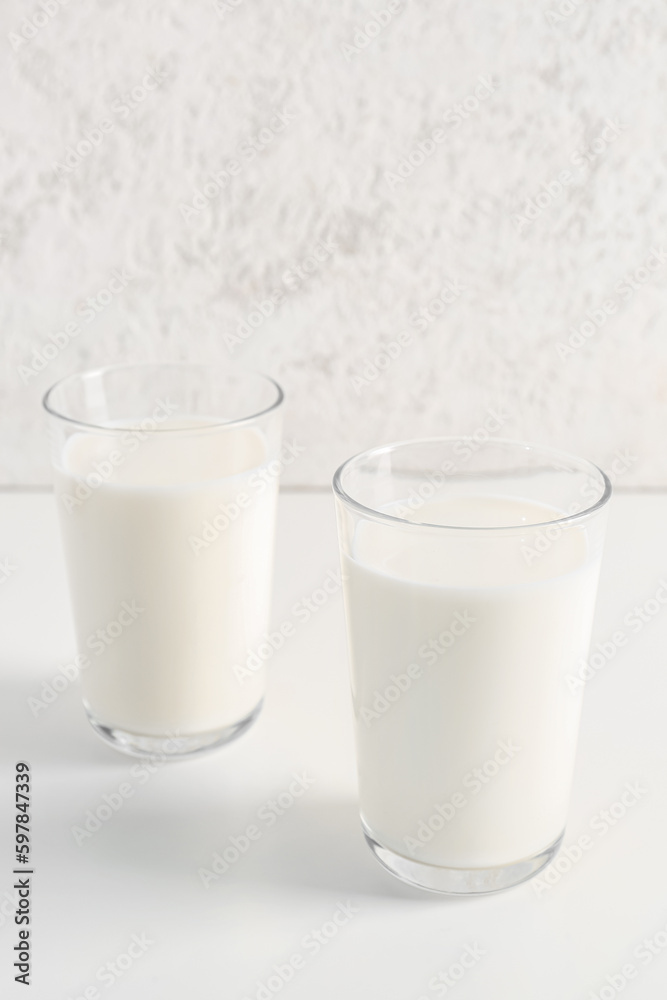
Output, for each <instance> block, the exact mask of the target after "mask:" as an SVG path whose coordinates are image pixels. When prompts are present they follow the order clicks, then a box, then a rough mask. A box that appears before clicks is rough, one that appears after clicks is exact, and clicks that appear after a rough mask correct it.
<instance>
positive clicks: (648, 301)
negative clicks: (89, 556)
mask: <svg viewBox="0 0 667 1000" xmlns="http://www.w3.org/2000/svg"><path fill="white" fill-rule="evenodd" d="M54 2H55V0H54ZM218 6H219V8H220V9H216V7H215V6H214V4H213V3H212V2H210V0H189V2H187V3H183V2H182V0H178V2H176V0H144V2H142V3H131V2H129V0H125V2H123V0H88V2H83V0H69V3H67V4H66V6H65V7H62V8H59V9H58V11H57V13H56V14H55V15H54V16H53V17H52V18H51V19H50V20H49V21H48V23H47V24H45V25H44V26H43V27H41V28H39V30H38V31H37V33H36V35H35V37H34V38H32V39H31V40H29V41H26V42H22V41H20V40H19V41H16V40H15V39H14V40H12V39H10V33H13V34H14V35H18V36H19V38H20V31H21V29H22V27H23V30H26V29H25V24H24V21H23V19H24V17H25V16H26V14H31V16H32V12H33V7H32V6H31V5H30V4H28V3H23V2H19V0H4V2H3V4H2V7H1V9H0V45H2V46H3V49H4V51H3V56H2V59H1V60H0V67H1V69H0V94H2V108H1V112H0V114H1V125H2V131H3V141H2V149H1V152H0V156H1V157H2V163H1V178H2V180H1V189H0V234H1V240H0V303H1V305H0V309H1V310H2V313H3V315H2V322H1V324H0V330H1V336H2V350H3V352H4V359H3V365H2V374H1V376H0V377H1V382H0V405H1V406H2V410H3V426H4V431H3V435H2V441H1V446H2V456H3V461H2V469H1V476H2V480H3V481H4V482H7V483H33V484H39V483H46V482H48V468H47V459H46V448H45V446H44V444H43V429H42V425H41V419H40V415H39V399H40V396H41V395H42V393H43V392H44V390H45V389H46V388H47V387H48V385H49V384H50V383H51V382H52V381H54V380H55V379H56V378H58V377H60V376H61V375H63V374H66V373H68V372H70V371H72V370H75V369H78V368H81V367H86V366H91V365H98V364H104V363H108V362H113V361H118V360H136V359H148V360H155V359H169V358H170V359H183V358H187V359H192V360H213V359H224V358H226V357H229V350H228V348H227V346H226V344H225V340H224V337H225V334H233V333H234V332H235V331H236V329H237V327H238V324H239V323H240V322H241V321H243V320H244V319H245V318H246V317H247V316H248V314H249V313H250V312H251V311H252V309H253V303H255V302H257V301H258V300H260V301H261V300H263V299H265V298H266V297H267V296H268V295H269V294H270V292H271V291H272V290H274V289H280V288H282V289H283V290H284V289H285V286H284V284H283V282H282V277H283V275H284V272H285V271H286V269H288V268H290V267H292V266H293V265H294V264H299V262H301V261H303V260H304V259H305V258H306V257H307V256H308V255H309V253H310V251H311V250H312V248H313V247H314V246H315V245H316V244H317V242H318V240H319V239H321V238H323V237H324V238H327V237H330V238H331V239H333V240H334V241H335V242H336V243H337V244H338V246H337V249H336V250H335V252H333V253H332V254H331V255H330V257H329V258H328V259H327V260H326V261H325V262H323V263H322V264H321V265H320V267H319V268H318V270H317V272H315V274H314V275H313V276H312V277H310V278H309V279H308V280H306V281H304V282H301V283H300V287H299V288H297V289H295V290H292V291H290V292H289V293H288V294H286V296H285V300H284V302H283V303H282V304H281V306H280V308H279V309H277V310H276V311H275V312H274V314H273V315H272V316H270V317H268V318H266V319H265V320H264V321H263V322H262V324H261V325H260V326H259V328H258V329H257V330H256V332H255V333H254V335H253V336H252V337H251V338H250V339H249V340H248V341H247V342H246V343H245V344H244V345H242V346H240V347H237V349H236V350H235V351H234V357H236V358H239V359H242V360H243V361H244V362H246V363H247V364H250V365H252V366H255V367H258V368H260V369H262V370H264V371H267V372H268V373H269V374H272V375H273V376H274V377H276V378H277V379H278V380H279V381H280V382H281V383H282V384H283V385H284V387H285V389H286V391H287V393H288V397H289V410H288V413H287V418H288V420H287V434H288V436H290V437H294V438H296V439H297V440H298V441H299V442H300V443H301V444H302V445H304V446H305V447H306V452H305V453H304V455H303V457H302V458H301V459H300V460H299V462H298V463H295V465H294V466H293V467H292V468H291V469H290V470H289V472H288V477H287V480H286V481H287V482H288V483H291V484H299V485H304V484H305V485H327V484H328V483H329V482H330V478H331V473H332V471H333V469H334V468H335V467H336V466H337V464H338V463H339V462H340V461H341V460H343V459H344V458H345V457H347V456H348V455H349V454H351V453H353V452H354V451H357V450H360V449H361V448H364V447H366V446H370V445H373V444H376V443H378V442H379V441H383V440H385V441H386V440H394V439H399V438H403V437H410V436H417V435H431V434H440V433H442V434H473V433H474V432H475V431H476V430H477V429H478V428H479V427H481V426H482V425H483V422H484V420H485V419H486V418H487V411H488V409H489V407H491V408H496V409H497V408H498V407H504V410H502V413H503V426H502V433H503V434H504V435H505V436H509V437H519V438H522V439H531V440H535V441H537V442H538V443H542V444H552V445H555V446H559V447H563V448H566V449H570V450H574V451H576V452H580V453H583V454H585V455H586V456H588V457H590V458H592V459H593V460H596V461H598V462H600V463H602V464H603V465H606V466H607V467H609V464H610V463H611V461H612V460H613V456H614V454H615V452H616V450H617V449H628V450H629V451H630V453H631V454H632V455H633V461H632V463H631V466H630V468H629V469H628V470H627V471H626V472H625V473H624V477H623V483H622V484H619V485H623V484H625V485H628V486H629V485H641V486H656V485H659V486H665V485H667V451H666V450H665V448H664V444H663V443H664V424H665V418H666V417H667V390H666V388H665V387H666V386H667V338H666V337H665V331H664V320H663V317H664V306H663V303H664V301H665V289H666V287H667V284H666V283H667V264H665V265H663V266H662V267H661V268H660V269H659V270H657V271H655V272H653V273H652V275H651V280H650V281H649V282H647V283H646V284H645V285H643V286H642V287H640V288H638V289H637V290H635V291H633V292H632V294H631V295H629V296H628V297H627V298H621V297H620V296H619V295H618V294H617V293H615V292H614V287H615V285H617V283H618V282H619V281H622V280H623V277H624V275H625V274H626V273H628V272H633V271H635V270H636V269H637V268H639V267H641V266H642V264H643V263H644V261H645V260H646V259H647V257H648V255H649V253H650V250H651V247H652V246H657V247H658V248H659V247H660V245H661V240H664V230H665V221H666V218H667V191H666V187H665V175H664V171H665V158H666V155H667V131H666V130H665V128H664V107H665V104H664V101H665V97H664V94H665V76H666V74H667V60H666V59H665V51H666V49H665V36H666V33H667V8H666V7H665V5H664V3H663V2H662V0H654V2H651V0H608V2H604V3H603V2H600V0H525V2H521V0H510V2H507V3H498V2H497V0H486V2H484V0H456V2H451V0H421V2H407V3H404V4H403V5H402V7H401V10H400V13H397V14H396V15H395V16H393V18H392V19H391V21H390V22H389V23H388V24H387V25H386V27H385V28H384V29H383V30H382V31H381V32H380V33H379V34H378V35H377V37H375V38H373V39H372V40H368V44H366V45H365V47H362V46H363V45H364V42H365V41H366V39H364V38H363V37H362V36H361V35H359V34H358V31H359V29H360V28H363V27H364V25H365V24H369V23H370V21H371V20H372V16H371V15H372V11H373V10H376V9H377V10H381V9H383V4H381V3H380V0H378V2H377V3H372V2H370V0H369V2H365V3H360V2H351V0H343V2H340V3H328V4H327V3H320V2H317V3H316V2H315V0H310V2H309V0H302V2H300V3H295V2H294V3H285V2H283V0H275V2H272V0H239V2H238V3H237V5H236V7H232V6H231V5H230V6H229V9H228V10H227V11H225V10H224V3H223V0H221V3H220V4H219V5H218ZM385 6H386V5H385ZM561 7H562V8H563V10H565V11H567V10H571V13H569V14H567V13H566V14H558V11H559V9H560V8H561ZM34 10H35V11H38V10H39V8H38V7H37V6H36V5H35V7H34ZM554 14H555V15H558V18H559V19H557V18H556V17H555V16H554ZM27 30H28V31H30V28H29V26H28V29H27ZM370 32H371V33H373V32H374V29H373V28H372V27H371V29H370ZM355 39H356V40H357V47H356V48H350V47H351V46H352V45H353V44H354V42H355ZM345 45H347V46H348V49H343V46H345ZM155 67H158V68H161V69H162V71H163V72H164V73H165V76H164V79H163V80H162V82H161V83H160V85H159V86H158V87H157V88H156V89H154V90H152V91H150V92H146V93H145V94H144V98H143V99H140V100H138V101H134V102H133V103H134V104H135V107H134V108H133V109H132V110H131V111H128V112H127V113H125V112H124V111H122V110H120V106H121V105H122V104H124V103H125V100H126V95H127V94H128V93H130V94H131V91H132V90H133V88H135V87H140V86H141V84H142V80H143V79H144V78H145V76H146V73H147V72H149V71H150V70H151V69H153V68H155ZM480 76H481V77H485V78H491V80H492V81H493V82H494V87H495V88H496V89H495V90H494V93H493V94H492V95H491V96H490V97H488V98H487V99H486V100H485V101H483V102H481V103H480V104H479V107H478V108H477V109H476V110H473V111H471V112H470V113H469V117H468V118H467V119H465V120H463V119H462V118H458V119H455V121H457V122H458V125H455V124H454V120H453V119H452V117H450V119H449V120H448V122H445V123H444V125H443V116H444V115H445V114H446V112H447V111H448V110H450V109H453V108H454V107H455V105H457V104H460V103H461V102H463V101H465V99H466V98H468V97H469V96H470V95H472V94H474V91H475V88H476V87H477V86H478V83H479V78H480ZM138 93H139V96H140V95H141V91H139V92H138ZM130 100H132V98H131V96H130ZM114 109H117V110H114ZM284 109H287V111H288V113H289V114H292V115H294V116H295V117H294V120H293V121H291V122H290V123H289V125H288V126H287V127H286V128H285V129H284V131H283V132H282V133H280V134H277V135H276V137H275V139H274V140H273V141H272V142H271V143H269V144H268V145H267V146H266V147H265V148H263V149H262V150H261V151H260V152H258V153H257V155H256V156H255V157H254V159H253V160H252V161H249V160H247V159H244V158H243V154H242V153H241V163H242V169H241V171H240V173H239V174H238V175H237V176H235V177H233V178H232V180H231V182H230V184H229V185H228V186H227V187H226V188H225V190H223V191H220V190H218V193H217V194H215V195H214V196H213V197H212V198H211V199H210V200H209V202H208V205H207V207H205V209H203V210H202V211H200V212H198V213H197V214H196V215H194V216H191V217H190V218H189V220H188V221H186V220H185V219H184V217H183V213H182V211H181V206H183V205H187V204H189V205H192V200H193V198H194V195H195V192H196V190H197V189H201V187H202V185H204V184H205V183H206V182H207V181H208V180H210V174H211V173H216V172H217V171H219V170H221V169H222V168H224V165H225V163H227V162H228V161H229V159H230V158H233V157H235V156H236V155H239V149H241V150H243V149H245V148H247V146H244V145H243V144H244V143H247V142H248V140H249V138H252V137H254V136H257V135H258V133H259V132H260V130H261V129H262V128H263V127H264V126H266V125H267V124H268V123H269V122H270V121H271V119H272V116H273V114H274V112H275V111H278V110H279V111H282V110H284ZM104 119H108V120H110V121H111V123H112V125H113V128H112V130H111V131H110V132H108V133H105V134H104V137H103V140H102V141H101V142H100V144H99V146H97V147H95V148H91V150H90V151H89V152H88V154H87V155H85V156H83V157H82V158H81V161H80V163H79V164H78V165H77V166H75V167H74V169H72V170H71V172H67V171H62V170H60V171H57V170H56V169H55V164H59V163H60V164H62V163H63V162H64V160H65V157H66V155H67V150H68V148H69V147H71V146H72V145H74V146H76V145H77V143H79V142H81V140H82V139H83V138H84V133H85V131H86V130H90V129H91V128H94V127H96V126H98V125H99V123H100V122H101V121H102V120H104ZM607 119H610V120H611V121H613V122H614V123H615V124H616V126H617V127H618V129H620V131H619V132H618V135H617V138H616V139H615V141H613V142H609V143H606V144H605V143H604V141H602V142H600V143H598V144H597V148H598V149H599V150H600V152H599V154H598V155H596V156H595V158H594V160H592V161H591V162H589V161H587V160H586V159H585V158H583V157H582V155H581V151H582V150H584V149H589V150H591V151H593V149H594V142H595V140H596V138H597V137H599V136H600V134H601V133H602V131H603V130H604V129H605V128H606V125H605V123H606V121H607ZM439 126H443V127H444V130H445V131H446V133H447V137H446V142H444V143H443V144H442V145H439V146H437V147H436V150H435V152H434V153H433V155H431V156H429V157H428V158H427V159H426V161H425V162H424V163H423V164H422V165H421V166H419V167H418V168H417V169H415V170H414V172H413V174H412V175H411V176H410V177H408V178H407V179H406V180H405V182H404V183H399V184H394V185H392V184H390V183H389V182H388V181H387V178H386V176H385V175H386V174H387V173H388V172H395V171H396V170H397V167H398V165H399V162H400V161H401V159H402V158H405V157H407V156H408V155H409V154H410V153H411V152H413V151H414V149H415V148H416V144H417V143H418V142H420V141H423V140H424V139H425V138H426V137H427V136H428V135H429V133H430V132H431V131H432V130H433V129H434V128H437V127H439ZM614 134H615V133H614ZM607 135H610V133H607ZM83 149H84V150H85V149H86V147H85V146H84V147H83ZM577 151H579V155H577ZM573 158H574V162H573ZM417 159H419V157H417ZM564 170H569V171H570V173H571V175H572V181H571V183H570V184H569V185H568V186H567V187H566V188H564V189H563V191H562V192H561V193H560V194H556V195H555V196H554V197H553V198H552V199H551V201H550V202H549V204H547V205H546V207H545V208H543V209H541V210H540V211H539V214H538V216H537V218H536V219H535V220H534V221H532V222H531V223H530V224H529V225H526V226H520V225H519V224H518V223H517V221H516V219H514V218H513V217H514V216H517V215H520V214H522V213H523V211H524V210H525V206H526V203H527V201H528V200H533V201H534V199H535V198H536V197H537V196H538V195H540V192H543V191H544V188H543V185H544V184H550V183H551V182H552V181H554V180H555V179H557V178H558V176H559V174H560V173H561V172H562V171H564ZM552 190H554V191H556V192H557V188H552ZM541 200H542V202H545V201H548V196H546V197H543V198H542V199H541ZM519 229H521V231H520V232H519V231H518V230H519ZM114 268H115V269H122V268H125V269H126V270H127V271H128V273H130V274H131V275H132V276H133V277H132V280H131V281H130V282H129V284H128V285H127V287H126V289H125V290H124V291H123V292H122V294H119V295H117V296H115V297H114V298H113V300H112V302H111V303H110V304H108V305H107V306H106V308H104V309H103V311H101V312H100V313H99V314H98V315H97V317H96V318H95V319H94V320H93V321H91V322H89V323H88V322H85V321H80V332H79V333H78V334H77V336H76V337H75V338H74V339H73V340H72V341H71V342H70V344H69V345H68V346H67V347H66V348H65V349H64V350H63V351H61V352H60V353H59V355H58V356H57V357H56V358H55V359H53V360H51V361H50V362H49V363H48V365H47V366H46V367H45V368H44V370H43V371H41V372H39V373H33V374H32V375H30V376H28V377H27V384H25V380H24V379H23V378H22V377H21V375H20V374H19V369H20V368H21V366H24V365H27V364H30V362H31V360H34V358H35V355H33V353H32V352H33V350H34V349H36V350H38V351H41V349H42V348H43V347H44V345H45V344H48V343H49V336H50V335H51V334H55V333H57V332H59V331H61V330H62V329H63V328H64V327H65V325H66V324H67V323H71V322H73V321H76V319H77V310H78V309H80V307H81V306H82V303H84V302H85V300H86V299H87V298H88V297H89V296H91V295H96V294H98V293H99V292H100V290H102V289H104V288H105V287H106V286H107V283H108V281H109V278H110V275H111V272H112V271H113V269H114ZM447 281H458V282H459V283H461V284H463V285H465V286H466V290H465V291H464V292H463V293H462V294H461V295H460V296H459V297H458V299H457V300H456V301H455V302H454V303H452V304H451V305H449V306H447V307H446V309H445V310H444V311H443V313H442V315H440V316H439V317H437V318H436V319H434V321H433V322H431V323H429V324H428V326H427V329H425V330H423V331H422V330H419V329H417V328H416V327H415V326H414V325H411V323H410V317H411V316H413V315H414V313H415V312H416V311H417V310H418V309H419V308H421V307H424V306H426V307H427V306H428V302H429V301H430V300H432V298H433V297H434V296H435V295H437V294H438V292H439V291H440V290H441V289H442V288H443V286H444V285H445V283H446V282H447ZM611 298H613V299H615V300H616V305H617V307H618V308H617V311H616V313H615V314H614V315H613V316H611V317H610V318H609V319H608V320H607V322H606V323H605V324H604V325H603V326H601V327H600V328H599V330H596V332H595V333H594V335H593V336H591V337H590V338H589V339H588V340H586V341H585V343H584V346H582V347H581V348H580V349H578V350H577V351H576V352H575V353H574V355H572V356H568V357H567V358H566V359H565V360H561V358H559V356H558V354H557V345H558V344H559V343H564V342H566V341H567V338H568V337H569V336H570V335H571V330H570V328H571V327H572V326H574V327H575V328H580V327H581V325H582V323H584V322H585V321H586V312H587V310H599V309H600V308H601V307H602V304H603V303H604V302H605V301H606V300H608V299H611ZM403 330H411V331H412V333H413V335H414V336H413V343H412V345H411V346H410V347H409V348H408V349H406V350H405V351H404V352H403V354H402V355H401V357H400V358H399V359H398V360H396V361H394V362H393V364H392V365H391V367H390V368H389V369H388V370H387V371H386V372H384V373H383V374H382V375H381V376H380V377H378V378H377V379H375V380H374V381H372V382H369V383H368V384H367V385H364V386H361V387H359V386H357V389H358V390H359V391H355V387H354V386H353V384H352V378H353V377H354V376H355V375H357V376H358V375H361V374H362V373H363V371H364V366H365V365H366V364H367V363H368V362H369V361H371V362H372V359H373V358H374V356H375V355H377V353H378V351H379V350H380V349H381V348H382V345H383V344H384V343H386V342H388V341H391V340H393V339H394V338H396V336H397V335H398V334H399V333H401V331H403Z"/></svg>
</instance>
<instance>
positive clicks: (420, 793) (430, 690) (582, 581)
mask: <svg viewBox="0 0 667 1000" xmlns="http://www.w3.org/2000/svg"><path fill="white" fill-rule="evenodd" d="M391 512H392V510H391V508H388V509H387V511H386V513H391ZM558 516H559V512H558V511H555V510H553V509H551V508H547V507H543V506H541V505H539V504H536V503H533V502H527V501H523V500H521V499H520V498H519V499H515V498H508V499H505V498H495V497H491V498H489V497H482V498H455V499H451V500H449V501H442V502H438V503H430V504H424V506H423V507H421V509H419V510H418V511H416V512H415V513H414V514H412V515H411V519H413V520H418V521H420V522H422V523H430V524H435V525H451V526H465V525H473V526H478V527H483V526H486V527H494V526H512V525H513V526H517V525H524V524H525V525H526V526H527V527H526V529H525V533H519V534H517V532H516V531H513V532H510V531H507V532H497V531H493V532H483V531H479V532H469V531H468V532H466V531H458V532H450V531H443V530H442V529H440V530H438V529H437V528H434V529H433V530H432V531H425V530H423V529H415V528H413V527H411V526H409V525H400V524H398V523H396V522H394V523H393V524H391V523H387V522H385V523H380V522H379V521H375V522H374V521H370V520H362V521H360V522H359V523H358V524H357V526H356V529H355V534H354V538H353V542H352V557H350V556H347V555H345V556H344V557H343V562H344V572H345V575H346V577H347V580H346V583H345V605H346V617H347V623H348V632H349V644H350V650H351V661H352V693H353V699H354V707H355V717H356V738H357V751H358V752H357V756H358V766H359V792H360V802H361V815H362V819H363V822H364V824H365V826H366V828H367V831H368V833H369V834H370V835H371V836H372V837H373V838H374V839H375V840H376V841H377V842H378V843H380V844H381V845H382V846H384V847H387V848H389V849H390V850H392V851H394V852H396V853H397V854H400V855H403V856H405V857H408V858H412V859H414V860H418V861H422V862H426V863H429V864H432V865H439V866H443V867H452V868H484V867H495V866H501V865H507V864H511V863H513V862H516V861H519V860H521V859H523V858H529V857H531V856H533V855H536V854H538V853H539V852H541V851H543V850H544V849H545V848H546V847H548V846H549V845H551V844H552V843H553V842H554V841H555V840H556V839H557V838H558V837H559V836H560V834H561V833H562V831H563V829H564V827H565V821H566V815H567V808H568V799H569V794H570V784H571V779H572V771H573V764H574V755H575V748H576V738H577V729H578V723H579V715H580V710H581V696H580V695H575V694H572V693H571V691H570V690H569V689H568V686H567V684H566V675H567V674H568V673H569V672H570V671H572V670H573V668H574V667H575V666H576V664H577V662H578V660H579V658H580V657H585V656H586V653H587V649H588V644H589V641H590V630H591V624H592V619H593V609H594V602H595V591H596V585H597V576H598V562H599V558H598V557H597V556H596V557H592V555H591V553H590V552H589V546H588V542H587V537H586V534H585V529H584V528H582V527H581V526H573V527H568V528H567V529H565V530H563V531H562V532H560V533H555V540H554V541H553V544H551V546H550V547H549V548H548V549H547V550H546V551H545V552H544V553H543V554H542V555H541V556H540V557H539V558H533V559H530V560H527V559H526V557H525V551H526V543H527V544H528V546H530V544H531V541H532V538H533V536H534V532H535V530H536V529H531V528H530V527H528V526H529V525H532V524H538V523H540V522H545V521H550V520H553V519H554V518H556V517H558ZM561 516H562V515H561Z"/></svg>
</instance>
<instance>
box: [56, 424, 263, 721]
mask: <svg viewBox="0 0 667 1000" xmlns="http://www.w3.org/2000/svg"><path fill="white" fill-rule="evenodd" d="M175 426H178V427H181V428H182V427H184V426H185V427H187V428H192V429H195V430H196V429H197V427H201V426H202V425H201V424H199V423H198V422H197V421H194V420H192V421H189V422H188V423H187V424H184V423H183V422H182V421H181V422H179V424H178V425H176V424H175V423H174V422H173V421H172V422H171V424H170V423H169V422H167V421H165V423H164V424H163V428H170V427H175ZM111 452H115V454H116V463H117V464H115V465H114V464H113V462H111V463H110V453H111ZM118 456H120V459H118ZM266 460H267V455H266V445H265V443H264V440H263V438H262V437H261V435H260V434H259V432H258V431H256V430H254V429H252V428H238V427H237V428H235V429H228V430H222V429H220V428H218V429H213V430H211V429H209V430H201V431H200V432H199V433H180V432H176V431H174V430H169V429H167V430H163V429H161V430H160V431H159V432H154V433H152V434H146V433H143V434H141V433H139V432H135V431H127V432H125V433H122V434H121V433H119V434H118V435H115V436H113V437H112V436H110V435H108V434H106V435H105V434H102V433H100V434H95V433H76V434H74V435H72V436H71V437H70V438H69V441H68V443H67V446H66V448H65V450H64V455H63V457H62V462H61V468H60V469H58V470H56V492H57V494H58V506H59V508H60V519H61V524H62V530H63V538H64V545H65V555H66V560H67V566H68V575H69V584H70V590H71V595H72V604H73V610H74V618H75V626H76V632H77V638H78V645H79V650H80V653H81V656H82V658H83V661H82V667H83V669H82V674H81V676H82V682H83V693H84V699H85V702H86V704H87V706H88V708H89V710H90V712H91V713H92V715H93V716H94V717H95V719H96V720H97V721H98V722H101V723H102V724H104V725H107V726H112V727H117V728H120V729H124V730H127V731H129V732H132V733H137V734H141V735H147V736H162V735H191V734H199V733H206V732H212V731H215V730H218V729H221V728H222V727H225V726H228V725H233V724H234V723H236V722H238V721H240V720H242V719H243V718H245V717H246V716H247V715H249V714H250V712H252V710H253V708H254V707H255V706H256V705H257V704H258V702H259V701H260V700H261V697H262V694H263V684H264V680H263V677H262V674H261V671H258V672H257V673H256V674H254V675H253V676H252V677H250V678H247V679H245V680H244V682H243V683H240V682H239V680H238V678H237V677H236V676H235V674H234V671H233V665H234V664H236V663H241V662H243V661H244V660H245V657H246V656H247V651H248V650H249V649H250V650H252V649H254V648H255V646H256V645H257V643H258V642H259V641H260V638H261V634H262V632H263V630H265V629H266V627H267V625H268V618H269V601H270V590H271V572H272V552H273V534H274V514H275V498H276V492H277V480H276V479H275V477H274V478H271V477H269V476H266V477H263V476H262V469H261V467H262V465H263V463H265V462H266ZM105 463H106V464H105ZM96 470H98V473H97V474H96V478H94V479H93V480H92V482H94V483H95V485H94V486H92V487H91V488H87V487H86V486H82V485H81V480H82V479H83V477H85V476H87V475H89V474H90V473H91V472H92V473H95V471H96ZM100 470H101V475H100V474H99V471H100ZM98 480H99V482H98ZM87 493H88V494H89V495H87V496H86V494H87ZM242 495H245V496H246V497H248V498H249V500H248V502H247V505H246V506H245V507H243V506H242V504H240V503H239V497H240V496H242ZM81 497H83V499H80V498H81ZM244 502H245V501H244ZM221 505H223V507H222V509H221ZM234 512H236V513H234ZM207 521H208V522H209V528H208V529H205V527H204V523H205V522H207ZM139 609H141V610H139ZM112 623H115V624H112ZM100 630H101V633H102V634H100Z"/></svg>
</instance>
